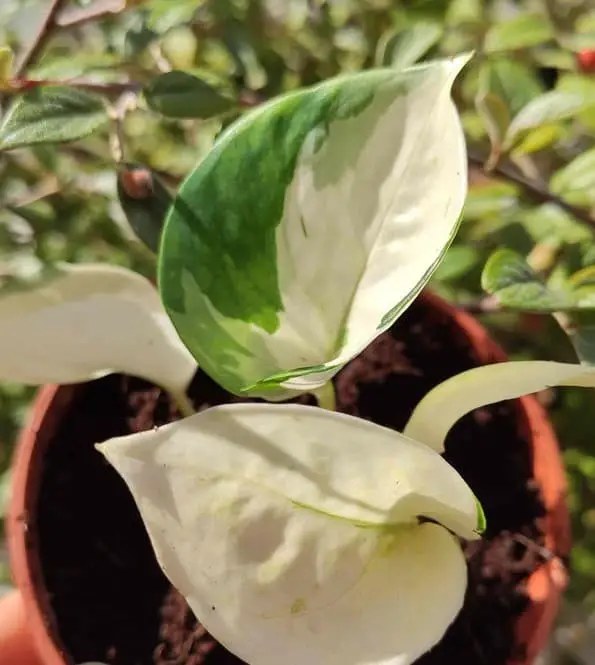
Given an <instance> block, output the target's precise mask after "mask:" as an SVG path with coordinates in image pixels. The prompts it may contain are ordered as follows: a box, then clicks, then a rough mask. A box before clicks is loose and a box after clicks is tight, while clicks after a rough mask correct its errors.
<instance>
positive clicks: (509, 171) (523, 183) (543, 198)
mask: <svg viewBox="0 0 595 665" xmlns="http://www.w3.org/2000/svg"><path fill="white" fill-rule="evenodd" d="M467 156H468V160H469V164H471V165H473V166H475V167H476V168H479V169H480V170H482V171H485V168H484V165H485V161H486V160H485V159H484V158H483V157H482V156H481V155H479V154H478V153H476V152H475V151H474V150H472V149H469V150H468V154H467ZM490 173H492V174H493V175H494V176H495V177H500V178H501V179H504V180H507V181H508V182H511V183H512V184H514V185H517V186H518V187H520V188H521V189H522V190H523V193H524V195H525V196H526V197H527V198H528V199H530V200H531V201H533V203H537V204H543V203H553V204H554V205H556V206H558V208H561V209H562V210H564V211H565V212H567V213H568V214H570V215H572V216H573V217H575V218H576V219H578V221H579V222H582V223H583V224H585V225H586V226H588V227H589V228H590V229H591V230H592V231H595V219H594V218H593V217H592V216H591V214H590V212H589V211H588V210H586V209H585V208H581V207H579V206H575V205H572V204H570V203H567V202H566V201H564V200H563V199H561V198H560V197H559V196H556V195H555V194H554V193H552V192H550V191H549V189H548V188H547V187H546V185H545V184H544V183H541V182H539V181H538V180H534V179H530V178H527V177H526V176H525V175H523V174H522V173H521V172H520V171H519V170H518V169H516V168H515V167H514V166H511V165H508V164H498V165H497V166H495V167H494V168H493V170H492V171H490V172H487V171H486V175H488V176H489V175H490Z"/></svg>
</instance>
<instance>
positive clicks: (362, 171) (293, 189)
mask: <svg viewBox="0 0 595 665" xmlns="http://www.w3.org/2000/svg"><path fill="white" fill-rule="evenodd" d="M466 60H467V58H459V59H454V60H448V61H444V62H442V63H440V65H438V64H436V65H434V66H433V67H427V68H422V69H421V70H420V73H417V72H416V71H415V70H413V71H412V72H411V74H410V76H411V77H412V78H414V77H415V78H416V79H417V77H419V81H417V80H416V84H415V85H412V86H411V89H410V90H409V91H408V92H407V93H406V94H402V95H400V96H396V98H394V99H393V100H392V102H391V103H390V104H389V105H387V106H386V108H385V109H384V111H383V112H382V113H381V114H380V115H379V114H378V109H377V108H376V107H375V104H378V105H383V104H384V105H386V98H383V96H382V95H379V97H378V100H377V101H375V102H374V103H372V104H371V105H370V106H369V107H367V108H366V109H365V110H364V111H363V113H362V114H361V115H358V116H356V117H353V118H349V119H346V120H341V121H339V122H337V123H336V124H334V125H331V126H330V127H329V134H328V137H327V139H326V141H325V143H324V144H323V146H322V148H320V150H319V151H318V152H317V153H315V154H313V148H312V147H310V148H309V149H308V147H307V148H306V149H305V150H304V154H303V155H302V158H301V159H300V162H299V164H298V167H297V170H296V174H295V177H294V180H293V182H292V184H291V185H290V187H289V189H288V192H287V197H286V204H285V212H284V216H283V220H282V222H281V224H280V225H279V227H278V230H277V251H278V258H277V266H278V270H279V282H280V288H281V293H282V297H283V304H284V311H283V312H282V313H281V316H280V318H281V325H280V328H279V330H278V331H277V332H276V333H275V334H274V335H271V336H269V337H268V339H267V343H266V345H267V347H268V350H269V351H270V353H271V354H272V355H273V357H274V358H275V360H276V363H277V366H278V367H279V368H297V367H303V366H306V365H316V364H326V365H327V366H328V367H329V370H328V371H323V372H320V373H313V374H307V375H304V376H301V377H295V378H292V379H289V380H287V381H285V382H284V383H283V387H285V388H289V389H298V390H305V389H308V388H312V387H318V386H320V385H322V384H323V383H324V382H326V381H328V380H329V378H330V377H332V376H333V375H334V374H335V373H336V372H337V371H338V369H340V367H341V366H342V365H343V364H345V363H346V362H348V361H349V360H351V359H352V358H353V357H354V356H356V355H357V354H358V353H360V352H361V351H362V350H363V349H364V348H365V347H366V346H367V345H368V344H369V343H370V342H371V341H372V340H373V339H374V338H375V337H376V336H377V335H378V334H380V333H381V332H382V331H384V330H386V329H387V328H388V327H389V326H390V325H392V323H393V322H394V321H395V319H396V318H397V316H398V315H399V314H400V313H402V311H403V310H404V309H405V308H406V306H407V305H409V304H410V302H411V300H412V299H413V298H414V296H415V295H416V294H417V293H418V292H419V290H420V289H421V288H422V286H423V285H424V284H425V283H426V281H427V280H428V279H429V277H430V275H431V273H432V271H433V269H434V268H435V267H437V264H438V261H439V259H440V257H441V256H442V254H443V252H444V251H445V249H446V247H447V246H448V245H449V243H450V241H451V240H452V238H453V235H454V232H455V230H456V228H457V224H458V220H459V217H460V214H461V211H462V208H463V204H464V201H465V196H466V191H467V155H466V148H465V141H464V136H463V131H462V128H461V126H460V123H459V118H458V115H457V111H456V109H455V107H454V104H453V102H452V100H451V99H450V88H451V85H452V83H453V80H454V78H455V76H456V75H457V74H458V72H459V71H460V69H461V67H462V66H463V65H464V64H465V62H466ZM422 71H423V74H422V73H421V72H422ZM358 135H364V136H366V137H367V138H366V142H365V145H364V147H363V149H362V150H361V152H360V153H359V155H358V158H357V160H356V161H354V162H350V161H348V159H346V156H347V155H348V154H349V151H348V150H346V149H345V148H344V146H345V145H346V144H347V145H348V144H349V142H350V141H351V140H352V137H353V136H358ZM333 175H334V177H333ZM391 310H392V313H391V315H389V312H391Z"/></svg>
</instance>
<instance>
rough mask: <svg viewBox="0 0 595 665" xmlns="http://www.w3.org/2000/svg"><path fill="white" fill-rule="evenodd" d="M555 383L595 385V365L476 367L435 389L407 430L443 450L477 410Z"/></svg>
mask: <svg viewBox="0 0 595 665" xmlns="http://www.w3.org/2000/svg"><path fill="white" fill-rule="evenodd" d="M552 386H578V387H582V388H595V367H591V366H589V365H576V364H572V363H557V362H551V361H546V360H519V361H516V362H504V363H496V364H495V365H486V366H484V367H475V368H474V369H470V370H468V371H466V372H462V373H461V374H458V375H457V376H453V377H452V378H450V379H447V380H446V381H444V382H443V383H441V384H440V385H438V386H436V388H434V389H433V390H431V391H430V392H429V393H428V394H427V395H426V396H425V397H424V398H423V399H422V400H421V402H419V404H418V405H417V406H416V407H415V410H414V411H413V413H412V414H411V417H410V419H409V422H408V423H407V425H406V427H405V430H404V432H403V433H404V434H405V436H409V437H411V438H415V439H417V440H418V441H423V442H424V443H425V444H427V445H428V446H431V447H432V448H434V450H436V451H438V452H443V450H444V441H445V440H446V435H447V434H448V432H449V431H450V429H451V427H452V426H453V425H454V424H455V423H456V422H457V421H458V420H459V419H460V418H462V417H463V416H464V415H466V414H467V413H469V412H470V411H473V409H478V408H479V407H482V406H486V405H487V404H494V403H496V402H501V401H503V400H507V399H514V398H516V397H522V396H523V395H528V394H530V393H535V392H538V391H540V390H545V389H546V388H550V387H552Z"/></svg>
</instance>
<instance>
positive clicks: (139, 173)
mask: <svg viewBox="0 0 595 665" xmlns="http://www.w3.org/2000/svg"><path fill="white" fill-rule="evenodd" d="M120 183H121V184H122V188H123V189H124V191H125V192H126V194H128V196H130V197H131V198H133V199H147V198H149V196H151V194H153V176H152V175H151V172H150V171H149V170H148V169H130V170H128V171H122V172H121V173H120Z"/></svg>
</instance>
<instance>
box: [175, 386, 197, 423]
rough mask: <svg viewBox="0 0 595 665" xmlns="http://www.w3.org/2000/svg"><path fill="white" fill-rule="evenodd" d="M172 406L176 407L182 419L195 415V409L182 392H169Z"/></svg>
mask: <svg viewBox="0 0 595 665" xmlns="http://www.w3.org/2000/svg"><path fill="white" fill-rule="evenodd" d="M169 394H170V395H171V397H172V399H173V401H174V404H175V405H176V407H177V409H178V411H179V412H180V413H181V414H182V416H183V417H184V418H187V417H188V416H193V415H194V414H195V413H196V409H195V408H194V405H193V404H192V401H191V399H190V398H189V397H188V395H186V393H185V392H184V391H183V390H176V391H171V390H170V391H169Z"/></svg>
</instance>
